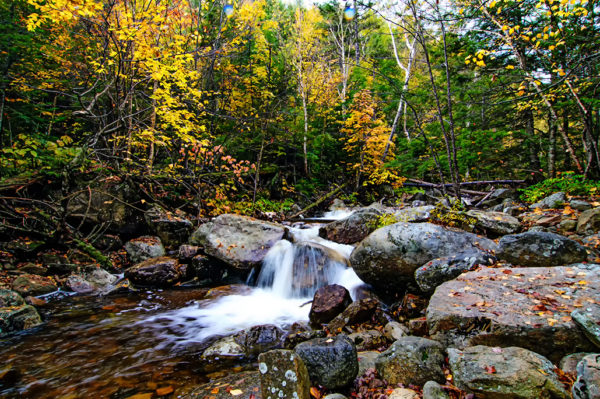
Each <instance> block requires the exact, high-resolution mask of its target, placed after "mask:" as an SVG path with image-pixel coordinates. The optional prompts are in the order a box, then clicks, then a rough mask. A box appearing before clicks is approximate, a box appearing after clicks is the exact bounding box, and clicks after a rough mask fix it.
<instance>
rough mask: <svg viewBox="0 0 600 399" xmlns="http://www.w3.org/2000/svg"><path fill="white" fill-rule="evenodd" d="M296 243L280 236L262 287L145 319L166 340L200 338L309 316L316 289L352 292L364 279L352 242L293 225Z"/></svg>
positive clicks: (259, 281)
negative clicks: (351, 263) (352, 262)
mask: <svg viewBox="0 0 600 399" xmlns="http://www.w3.org/2000/svg"><path fill="white" fill-rule="evenodd" d="M290 233H291V235H292V237H293V240H294V243H291V242H290V241H287V240H281V241H279V242H278V243H276V244H275V245H274V246H273V247H272V248H271V249H270V250H269V252H268V253H267V255H266V257H265V259H264V261H263V265H262V268H261V272H260V274H259V276H258V278H257V285H258V287H257V288H252V289H251V290H250V292H249V293H248V294H246V295H238V294H236V295H228V296H224V297H220V298H218V299H215V300H206V301H200V303H196V304H192V305H190V306H186V307H184V308H181V309H177V310H173V311H169V312H165V313H162V314H158V315H154V316H152V317H149V318H147V319H145V320H143V321H142V322H140V324H142V325H144V326H145V327H148V328H153V329H157V330H159V331H161V332H160V333H161V334H162V335H163V337H164V338H165V344H166V345H169V344H174V345H186V344H190V343H198V342H202V341H204V340H206V339H207V338H209V337H212V336H217V335H219V336H220V335H230V334H233V333H235V332H238V331H241V330H244V329H247V328H250V327H252V326H256V325H261V324H275V325H278V326H281V327H283V326H286V325H291V324H293V323H294V322H297V321H307V320H308V313H309V311H310V304H309V303H308V304H307V302H309V301H311V300H312V298H313V295H314V293H315V291H316V290H317V289H318V288H320V287H322V286H324V285H327V284H339V285H342V286H344V287H346V288H347V289H348V290H349V291H350V294H351V295H352V297H353V298H354V297H355V293H356V290H357V289H358V287H360V286H361V285H363V284H364V283H363V282H362V281H361V280H360V279H359V278H358V276H357V275H356V273H354V270H352V268H350V267H348V266H347V259H348V257H349V256H350V253H351V252H352V250H353V247H352V246H351V245H344V244H337V243H334V242H331V241H327V240H325V239H322V238H320V237H319V236H318V227H316V228H310V229H303V230H300V229H291V231H290Z"/></svg>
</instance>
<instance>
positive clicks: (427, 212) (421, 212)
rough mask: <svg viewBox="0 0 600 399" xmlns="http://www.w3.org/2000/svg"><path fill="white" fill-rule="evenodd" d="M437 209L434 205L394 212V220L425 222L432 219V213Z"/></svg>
mask: <svg viewBox="0 0 600 399" xmlns="http://www.w3.org/2000/svg"><path fill="white" fill-rule="evenodd" d="M434 209H435V206H433V205H421V206H413V207H411V208H403V209H400V210H398V211H396V212H394V218H395V219H396V220H397V221H398V222H410V223H416V222H425V221H427V220H429V218H431V211H433V210H434Z"/></svg>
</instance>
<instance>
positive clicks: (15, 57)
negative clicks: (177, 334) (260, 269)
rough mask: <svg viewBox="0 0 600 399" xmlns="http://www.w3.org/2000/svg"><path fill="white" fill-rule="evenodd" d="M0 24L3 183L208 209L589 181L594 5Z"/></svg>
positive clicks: (265, 9)
mask: <svg viewBox="0 0 600 399" xmlns="http://www.w3.org/2000/svg"><path fill="white" fill-rule="evenodd" d="M0 20H1V23H0V144H1V149H0V177H1V178H2V179H3V180H4V181H10V180H11V179H15V178H19V177H25V178H29V179H33V178H39V177H40V176H43V178H49V179H56V178H58V179H63V180H65V179H66V180H68V181H73V179H75V177H76V176H78V174H79V175H80V174H83V173H89V172H90V171H94V172H95V173H100V174H103V175H104V176H107V175H115V176H126V177H128V178H135V179H137V180H136V181H141V182H142V183H143V184H142V183H141V184H142V185H145V186H144V187H145V189H146V190H150V191H153V190H154V191H153V192H154V193H158V192H161V190H162V195H164V196H169V195H171V196H173V197H175V198H177V199H179V200H181V199H185V200H190V201H196V205H197V206H198V209H199V214H200V215H203V216H209V215H215V214H219V213H223V212H244V211H246V210H247V209H248V208H251V207H253V206H256V204H257V202H259V203H260V202H261V201H262V203H263V204H264V203H265V202H268V201H271V200H279V201H281V200H284V199H286V198H296V199H297V198H311V197H312V196H314V195H315V193H316V192H319V191H328V190H329V189H331V188H332V187H335V185H341V184H348V185H349V186H350V187H352V190H354V191H356V192H361V193H370V194H369V195H373V193H381V192H382V190H383V189H386V190H397V189H398V188H399V187H401V186H402V183H403V182H404V181H405V179H407V178H413V179H420V180H426V181H431V182H437V183H449V184H451V185H454V186H457V185H458V183H459V182H463V181H469V180H485V179H498V178H502V179H532V180H533V181H538V180H542V179H544V178H554V177H557V175H560V174H561V173H564V172H567V171H568V172H573V173H574V174H576V175H578V176H585V177H586V178H592V179H597V178H599V177H600V156H599V152H598V136H599V134H600V96H599V93H598V91H599V83H600V76H599V67H600V64H599V52H598V49H599V48H600V5H599V3H598V1H596V0H594V1H588V0H491V1H486V0H451V1H448V2H437V1H436V2H434V1H428V0H398V1H378V2H369V1H365V0H353V1H345V2H340V1H330V2H320V3H318V4H316V5H313V6H302V5H300V4H296V5H290V4H286V3H283V2H282V1H280V0H255V1H250V0H235V1H233V0H229V1H207V0H2V1H1V2H0ZM74 176H75V177H74ZM63 184H64V182H63ZM148 187H150V189H148ZM157 187H162V188H161V189H159V188H157ZM165 187H171V188H170V189H168V190H167V189H166V188H165ZM173 187H176V188H173Z"/></svg>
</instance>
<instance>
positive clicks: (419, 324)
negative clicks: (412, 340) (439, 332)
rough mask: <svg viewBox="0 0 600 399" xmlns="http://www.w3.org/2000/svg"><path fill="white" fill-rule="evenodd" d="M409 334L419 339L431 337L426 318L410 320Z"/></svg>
mask: <svg viewBox="0 0 600 399" xmlns="http://www.w3.org/2000/svg"><path fill="white" fill-rule="evenodd" d="M408 332H409V334H410V335H415V336H417V337H423V336H425V335H429V327H428V325H427V319H426V318H425V317H419V318H417V319H410V320H409V321H408Z"/></svg>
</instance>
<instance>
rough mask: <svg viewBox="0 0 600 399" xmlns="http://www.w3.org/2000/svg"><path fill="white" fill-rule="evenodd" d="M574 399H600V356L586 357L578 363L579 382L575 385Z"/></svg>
mask: <svg viewBox="0 0 600 399" xmlns="http://www.w3.org/2000/svg"><path fill="white" fill-rule="evenodd" d="M571 392H572V393H573V398H574V399H600V355H599V354H597V353H594V354H590V355H587V356H585V357H584V358H583V359H581V361H580V362H579V363H577V380H576V381H575V384H573V389H572V391H571Z"/></svg>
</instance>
